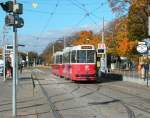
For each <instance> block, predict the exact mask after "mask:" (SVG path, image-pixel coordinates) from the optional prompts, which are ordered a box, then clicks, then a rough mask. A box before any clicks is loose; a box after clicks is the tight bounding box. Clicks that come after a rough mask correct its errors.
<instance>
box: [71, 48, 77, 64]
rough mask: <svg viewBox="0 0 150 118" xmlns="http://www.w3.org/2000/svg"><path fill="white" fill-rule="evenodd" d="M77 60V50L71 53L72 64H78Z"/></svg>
mask: <svg viewBox="0 0 150 118" xmlns="http://www.w3.org/2000/svg"><path fill="white" fill-rule="evenodd" d="M76 62H77V60H76V50H73V51H72V52H71V63H76Z"/></svg>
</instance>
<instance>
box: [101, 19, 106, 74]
mask: <svg viewBox="0 0 150 118" xmlns="http://www.w3.org/2000/svg"><path fill="white" fill-rule="evenodd" d="M102 44H105V42H104V17H103V30H102ZM101 71H103V72H107V54H106V46H105V48H104V54H102V60H101Z"/></svg>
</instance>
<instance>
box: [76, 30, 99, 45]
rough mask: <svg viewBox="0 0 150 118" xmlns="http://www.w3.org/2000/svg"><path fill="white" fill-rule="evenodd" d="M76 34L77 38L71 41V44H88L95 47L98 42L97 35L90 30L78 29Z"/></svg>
mask: <svg viewBox="0 0 150 118" xmlns="http://www.w3.org/2000/svg"><path fill="white" fill-rule="evenodd" d="M76 35H78V37H79V38H78V39H75V40H74V41H73V45H83V44H90V45H94V46H95V47H97V46H98V43H100V38H99V35H96V34H94V33H93V32H92V31H80V32H77V33H76Z"/></svg>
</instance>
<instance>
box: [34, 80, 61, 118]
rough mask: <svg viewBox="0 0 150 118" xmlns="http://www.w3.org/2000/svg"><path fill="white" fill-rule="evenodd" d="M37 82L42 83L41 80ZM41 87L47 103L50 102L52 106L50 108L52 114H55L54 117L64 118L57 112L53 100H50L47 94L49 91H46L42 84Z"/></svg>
mask: <svg viewBox="0 0 150 118" xmlns="http://www.w3.org/2000/svg"><path fill="white" fill-rule="evenodd" d="M37 81H38V83H40V81H39V80H37ZM39 87H40V89H41V90H42V93H43V94H44V96H45V97H46V99H47V101H48V103H49V105H50V108H51V110H52V113H53V115H54V117H55V118H63V117H62V115H61V114H60V113H59V112H58V110H57V108H56V106H55V104H54V103H53V102H52V101H51V98H50V96H49V95H48V93H47V91H46V90H45V88H44V87H43V86H42V85H41V84H39Z"/></svg>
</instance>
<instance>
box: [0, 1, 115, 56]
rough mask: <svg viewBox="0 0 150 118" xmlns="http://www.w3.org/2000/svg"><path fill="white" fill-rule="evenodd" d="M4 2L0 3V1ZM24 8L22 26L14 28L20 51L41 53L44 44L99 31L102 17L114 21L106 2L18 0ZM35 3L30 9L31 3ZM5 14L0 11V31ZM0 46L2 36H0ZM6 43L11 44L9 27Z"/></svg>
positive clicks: (106, 20)
mask: <svg viewBox="0 0 150 118" xmlns="http://www.w3.org/2000/svg"><path fill="white" fill-rule="evenodd" d="M4 1H6V0H0V2H4ZM17 2H19V3H22V4H23V5H24V11H23V15H20V16H21V17H22V18H24V22H25V24H24V27H23V28H21V29H18V42H19V43H21V44H25V45H26V46H25V47H21V48H20V49H21V50H23V51H36V52H38V53H41V52H42V51H43V49H45V47H46V46H47V44H48V43H50V42H52V41H55V40H57V39H58V38H59V37H63V36H68V35H71V33H72V32H75V31H80V30H84V29H87V30H90V29H91V30H93V31H100V28H101V24H102V18H103V17H104V18H105V22H109V21H111V20H112V19H114V18H115V15H114V14H113V13H112V12H111V9H110V8H109V5H108V2H107V0H18V1H17ZM33 3H36V4H38V6H37V8H33V7H32V4H33ZM5 15H6V13H5V12H4V11H3V10H2V8H0V32H2V28H3V25H4V18H5ZM0 35H1V36H0V44H2V34H0ZM7 40H8V42H9V43H10V44H11V43H12V28H9V29H8V33H7Z"/></svg>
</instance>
